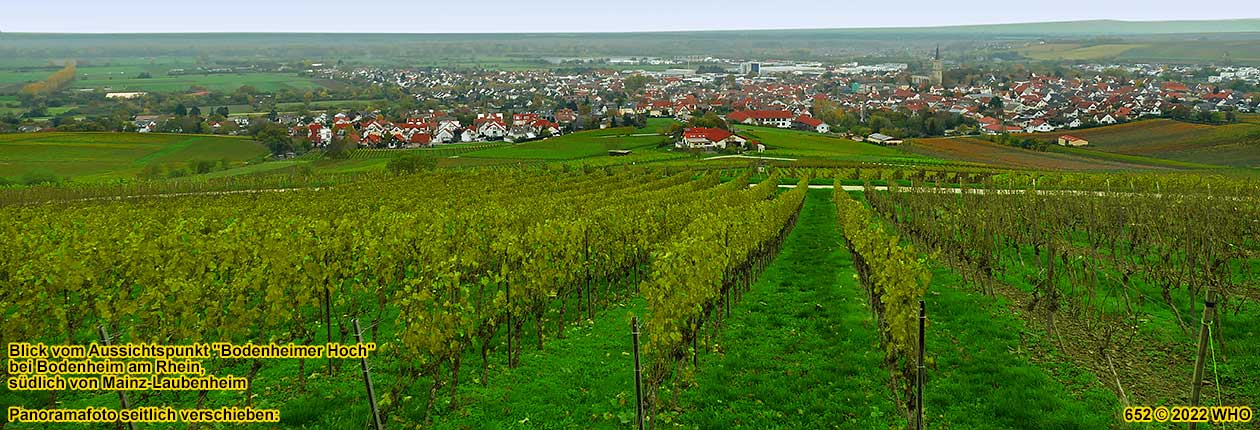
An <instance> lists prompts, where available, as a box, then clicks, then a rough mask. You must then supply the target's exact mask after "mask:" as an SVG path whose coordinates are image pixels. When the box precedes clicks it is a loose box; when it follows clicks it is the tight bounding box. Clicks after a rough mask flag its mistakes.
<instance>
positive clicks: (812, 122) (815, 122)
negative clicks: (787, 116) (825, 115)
mask: <svg viewBox="0 0 1260 430" xmlns="http://www.w3.org/2000/svg"><path fill="white" fill-rule="evenodd" d="M794 121H796V122H799V123H801V124H805V125H808V126H810V127H818V126H820V125H822V123H823V122H822V120H820V119H818V118H814V117H812V116H809V115H801V116H798V117H796V119H795V120H794Z"/></svg>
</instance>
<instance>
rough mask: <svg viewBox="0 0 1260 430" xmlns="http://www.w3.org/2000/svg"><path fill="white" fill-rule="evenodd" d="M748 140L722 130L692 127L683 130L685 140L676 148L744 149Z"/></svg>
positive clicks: (677, 144) (679, 142)
mask: <svg viewBox="0 0 1260 430" xmlns="http://www.w3.org/2000/svg"><path fill="white" fill-rule="evenodd" d="M747 143H748V139H744V138H742V137H739V136H738V135H736V134H734V133H731V132H729V131H726V130H723V129H720V128H708V127H692V128H688V129H686V130H683V138H682V140H680V141H678V143H676V144H675V145H674V146H676V147H678V148H682V149H727V148H730V147H740V148H743V147H744V146H745V145H746V144H747Z"/></svg>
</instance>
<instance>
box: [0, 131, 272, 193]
mask: <svg viewBox="0 0 1260 430" xmlns="http://www.w3.org/2000/svg"><path fill="white" fill-rule="evenodd" d="M266 153H267V150H266V149H265V148H263V147H262V145H259V144H258V143H256V142H254V141H252V140H249V139H248V138H241V137H226V136H206V135H181V134H156V133H154V134H149V133H27V134H9V135H0V177H5V178H9V179H17V178H19V177H21V176H23V175H26V174H30V173H35V172H47V173H52V174H55V175H57V176H60V177H69V178H71V179H73V180H75V181H87V180H94V179H108V178H127V177H134V176H135V175H136V174H137V173H139V172H140V171H141V170H142V169H144V167H145V166H148V165H153V164H156V165H178V166H180V167H183V166H186V165H187V163H188V162H190V161H199V160H204V161H220V160H227V161H229V162H233V163H239V162H243V161H247V160H254V159H259V158H261V157H263V156H264V155H266Z"/></svg>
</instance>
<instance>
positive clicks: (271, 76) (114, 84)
mask: <svg viewBox="0 0 1260 430" xmlns="http://www.w3.org/2000/svg"><path fill="white" fill-rule="evenodd" d="M242 85H250V86H253V87H254V88H257V89H258V91H275V90H279V89H282V88H296V89H313V88H319V87H320V84H319V83H317V82H315V80H313V79H310V78H305V77H301V76H298V75H294V74H288V73H232V74H209V75H179V76H167V75H165V74H162V75H156V74H155V75H153V77H152V78H148V79H137V78H135V77H134V75H125V76H124V75H120V76H118V77H92V78H88V79H76V80H75V81H74V82H73V83H71V84H70V87H71V88H103V89H109V90H110V91H151V92H174V91H187V90H188V89H189V88H192V87H193V86H198V87H204V88H206V89H208V90H212V91H224V92H229V91H233V90H236V89H237V88H240V87H241V86H242Z"/></svg>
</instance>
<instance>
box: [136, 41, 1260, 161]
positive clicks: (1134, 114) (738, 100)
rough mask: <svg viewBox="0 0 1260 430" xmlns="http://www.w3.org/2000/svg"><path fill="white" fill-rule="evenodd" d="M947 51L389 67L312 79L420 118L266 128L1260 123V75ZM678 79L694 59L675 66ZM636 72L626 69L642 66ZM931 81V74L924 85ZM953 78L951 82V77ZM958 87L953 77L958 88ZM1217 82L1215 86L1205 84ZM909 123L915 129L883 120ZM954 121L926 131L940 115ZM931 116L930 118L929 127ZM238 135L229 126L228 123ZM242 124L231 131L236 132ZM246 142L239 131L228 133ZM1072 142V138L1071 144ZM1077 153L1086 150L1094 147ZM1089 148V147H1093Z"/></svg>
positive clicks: (314, 139)
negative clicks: (980, 64)
mask: <svg viewBox="0 0 1260 430" xmlns="http://www.w3.org/2000/svg"><path fill="white" fill-rule="evenodd" d="M940 55H941V54H940V52H939V50H938V51H936V52H935V53H934V54H933V55H932V56H931V57H930V59H929V60H927V61H925V62H924V64H920V65H915V67H912V65H911V64H905V63H878V64H865V65H863V64H858V63H846V64H838V65H823V64H820V63H797V62H788V61H767V62H762V61H750V60H740V59H719V58H712V57H705V58H694V59H691V60H695V61H699V62H702V64H701V65H700V66H698V67H695V68H675V69H665V70H638V69H625V70H613V69H612V68H595V69H590V68H585V69H575V70H573V71H566V70H564V69H556V70H519V71H508V70H484V69H482V70H476V69H441V68H424V69H383V68H370V67H357V68H340V67H333V66H325V65H323V64H316V65H315V66H320V67H313V68H312V69H310V70H307V71H306V72H307V73H308V74H310V75H312V76H317V77H320V78H324V79H335V80H338V81H342V82H348V83H353V84H356V85H364V84H370V85H376V86H381V87H384V88H387V89H389V90H390V91H399V92H401V93H402V94H404V95H403V97H406V98H410V99H412V100H413V102H412V103H410V104H411V105H412V106H415V108H412V109H409V110H406V111H401V112H400V111H393V112H389V113H383V112H381V111H380V110H368V111H356V110H339V109H327V110H324V111H316V112H313V113H310V114H307V115H299V114H294V113H279V114H276V115H274V116H273V117H269V118H266V119H268V120H270V121H272V122H275V123H278V124H281V125H283V126H285V127H287V128H288V129H289V130H290V134H291V136H293V137H294V138H295V139H300V140H303V141H305V142H306V143H307V144H309V146H310V147H312V148H320V147H326V146H328V145H329V144H331V143H332V142H333V141H334V139H343V140H345V141H348V142H352V143H354V144H356V145H358V146H366V147H376V148H415V147H426V146H432V145H442V144H452V143H467V142H489V141H506V142H524V141H530V140H537V139H545V138H548V137H551V136H558V135H561V134H566V133H571V132H575V131H581V130H590V129H602V128H609V127H617V126H621V125H626V124H629V123H633V122H636V121H638V122H641V121H642V119H643V118H672V119H675V120H677V121H680V122H682V123H689V122H690V121H691V120H692V118H695V117H699V116H703V115H705V114H709V113H713V114H716V115H718V116H719V117H721V118H723V119H724V120H725V122H726V123H727V124H729V125H734V126H739V125H754V126H768V127H778V128H792V129H798V130H806V131H811V132H816V133H822V134H836V135H840V136H844V137H848V138H851V139H854V140H859V141H867V142H872V143H875V144H880V145H896V144H900V143H901V142H902V141H903V139H906V138H914V137H930V136H951V135H969V134H970V135H974V134H987V135H999V134H1008V133H1051V132H1064V131H1065V130H1071V129H1078V128H1087V127H1094V126H1102V125H1110V124H1116V123H1122V122H1129V121H1134V120H1139V119H1142V118H1157V117H1165V118H1175V119H1179V120H1186V121H1192V122H1204V123H1223V122H1231V121H1233V120H1234V118H1236V117H1235V115H1236V113H1248V112H1254V111H1256V109H1257V103H1258V102H1260V97H1257V96H1256V94H1255V93H1245V92H1241V91H1235V90H1233V89H1230V88H1225V87H1223V84H1225V83H1229V82H1239V81H1242V82H1246V83H1248V84H1249V83H1250V80H1254V79H1260V71H1257V70H1256V69H1255V68H1251V67H1238V68H1234V67H1220V68H1212V69H1211V70H1212V72H1213V73H1212V74H1210V75H1206V76H1205V73H1204V71H1205V70H1207V68H1205V67H1202V66H1185V65H1177V66H1174V65H1157V64H1084V65H1077V66H1072V67H1073V68H1072V69H1070V73H1055V74H1037V73H1029V74H1027V75H1025V76H1023V78H1020V77H1018V76H1016V77H1012V76H1011V75H1010V74H1006V75H1004V74H1001V73H996V72H990V73H984V74H977V73H970V74H967V75H965V76H964V75H963V74H962V73H953V72H952V68H951V67H947V66H946V65H945V63H944V61H942V59H941V56H940ZM661 62H664V63H666V64H669V65H670V67H683V66H682V65H680V64H678V63H680V62H681V61H667V60H661ZM634 65H637V64H636V63H633V62H620V63H617V64H615V65H612V66H620V67H628V66H634ZM913 72H920V73H917V74H916V73H913ZM947 72H948V73H947ZM947 75H949V78H948V79H947V78H946V76H947ZM1205 77H1206V79H1204V78H1205ZM880 116H883V117H895V118H901V120H899V121H903V122H914V123H915V124H917V125H905V124H900V123H897V122H895V121H893V122H890V121H885V120H884V119H885V118H879V120H877V121H873V120H872V119H875V117H880ZM933 116H936V117H939V118H946V119H945V120H943V121H936V122H931V121H929V122H928V123H927V124H924V123H923V121H922V120H921V119H923V118H928V117H933ZM915 118H919V119H920V120H915ZM165 119H169V117H168V116H162V115H140V116H137V117H136V118H135V120H134V121H133V126H134V131H139V132H147V131H155V130H158V129H159V128H160V126H161V125H162V121H163V120H165ZM259 119H261V118H252V119H251V118H250V117H246V116H226V115H224V117H223V118H222V119H221V121H214V122H211V123H208V124H206V128H207V129H208V130H210V131H211V132H215V133H218V132H220V131H219V130H220V129H221V128H226V129H231V130H241V131H242V132H243V130H245V129H246V128H248V127H249V125H250V123H251V120H252V121H257V120H259ZM229 122H230V123H231V124H228V123H229ZM228 126H230V127H228ZM228 133H229V134H230V133H234V132H228ZM1065 136H1066V137H1071V136H1069V135H1065ZM675 137H676V141H675V142H676V144H675V147H677V148H679V149H692V150H695V149H699V150H728V149H738V150H748V149H756V148H757V147H758V145H759V144H758V143H757V142H751V143H749V142H746V140H747V139H746V138H744V137H741V136H739V135H738V133H737V132H736V133H731V130H729V128H728V127H718V128H716V129H715V128H712V127H694V128H691V129H687V130H684V132H683V133H680V134H679V135H676V136H675ZM1082 142H1084V141H1083V140H1080V141H1073V142H1072V144H1073V145H1074V146H1079V145H1082V144H1084V143H1082ZM1085 143H1087V142H1085Z"/></svg>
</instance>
